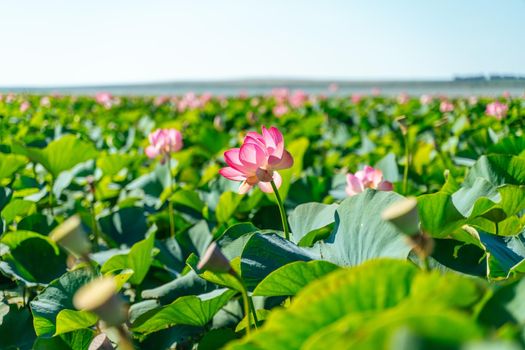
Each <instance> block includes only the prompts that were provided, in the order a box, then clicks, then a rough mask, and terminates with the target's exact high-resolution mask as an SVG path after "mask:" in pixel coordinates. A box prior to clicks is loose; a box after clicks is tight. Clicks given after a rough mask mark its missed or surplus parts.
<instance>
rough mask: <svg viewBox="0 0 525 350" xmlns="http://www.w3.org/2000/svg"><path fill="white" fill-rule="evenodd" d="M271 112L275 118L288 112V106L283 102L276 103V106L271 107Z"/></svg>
mask: <svg viewBox="0 0 525 350" xmlns="http://www.w3.org/2000/svg"><path fill="white" fill-rule="evenodd" d="M272 112H273V114H274V115H275V116H276V117H277V118H279V117H282V116H283V115H285V114H286V113H288V107H287V106H286V105H283V104H278V105H277V106H275V107H273V110H272Z"/></svg>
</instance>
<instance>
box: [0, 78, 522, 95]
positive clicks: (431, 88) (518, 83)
mask: <svg viewBox="0 0 525 350" xmlns="http://www.w3.org/2000/svg"><path fill="white" fill-rule="evenodd" d="M331 84H335V85H337V91H336V92H335V94H341V95H344V94H355V93H359V94H371V93H372V91H373V90H376V89H379V91H380V93H381V94H383V95H395V94H399V93H402V92H405V93H408V94H411V95H418V94H423V93H428V94H447V95H470V94H475V95H498V94H501V93H503V92H504V91H508V92H509V93H511V94H512V95H523V94H524V93H525V79H523V78H511V79H491V80H487V79H479V78H476V77H473V78H461V77H459V78H457V79H456V80H412V81H409V80H381V81H380V80H377V81H349V80H337V79H333V80H328V79H325V80H306V79H305V80H302V79H239V80H223V81H181V82H153V83H137V84H108V85H86V86H57V87H53V86H50V87H0V93H7V92H14V93H31V94H49V93H60V94H73V95H92V94H95V93H97V92H100V91H106V92H110V93H113V94H116V95H149V96H155V95H179V94H184V93H187V92H190V91H192V92H195V93H204V92H210V93H212V94H220V95H237V94H239V93H240V92H241V91H243V92H247V93H248V94H262V93H267V92H269V91H270V90H271V89H273V88H279V87H284V88H288V89H292V90H297V89H302V90H305V91H306V92H308V93H316V94H320V93H324V94H333V93H334V92H333V91H330V90H329V88H328V87H329V86H330V85H331Z"/></svg>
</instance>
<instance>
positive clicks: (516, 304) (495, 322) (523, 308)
mask: <svg viewBox="0 0 525 350" xmlns="http://www.w3.org/2000/svg"><path fill="white" fill-rule="evenodd" d="M523 300H525V279H523V278H522V279H519V280H517V281H513V282H510V283H507V284H506V285H503V286H502V287H500V288H498V289H496V291H495V292H494V294H493V295H492V297H491V298H490V299H489V300H488V301H487V302H486V303H485V305H484V306H483V309H482V310H481V312H480V314H479V319H480V321H481V322H483V323H485V324H488V325H492V326H495V327H501V326H503V325H504V324H506V323H508V322H511V323H514V324H523V323H525V303H524V302H523Z"/></svg>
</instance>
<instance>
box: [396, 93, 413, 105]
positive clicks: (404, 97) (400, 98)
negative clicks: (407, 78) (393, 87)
mask: <svg viewBox="0 0 525 350" xmlns="http://www.w3.org/2000/svg"><path fill="white" fill-rule="evenodd" d="M408 101H410V96H408V94H407V93H406V92H402V93H400V94H399V96H397V103H399V104H400V105H404V104H407V103H408Z"/></svg>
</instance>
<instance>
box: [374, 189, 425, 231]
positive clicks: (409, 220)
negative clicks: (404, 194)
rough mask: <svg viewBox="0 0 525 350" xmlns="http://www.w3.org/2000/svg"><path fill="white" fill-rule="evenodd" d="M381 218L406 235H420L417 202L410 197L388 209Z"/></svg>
mask: <svg viewBox="0 0 525 350" xmlns="http://www.w3.org/2000/svg"><path fill="white" fill-rule="evenodd" d="M381 217H382V218H383V220H385V221H388V222H390V223H391V224H393V225H394V226H395V227H396V228H397V229H398V230H399V231H401V232H403V233H404V234H405V235H408V236H414V235H417V234H419V215H418V213H417V200H416V199H415V198H414V197H409V198H405V199H402V200H400V201H397V202H395V203H394V204H392V205H391V206H389V207H388V208H386V209H385V210H384V211H383V213H382V215H381Z"/></svg>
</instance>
